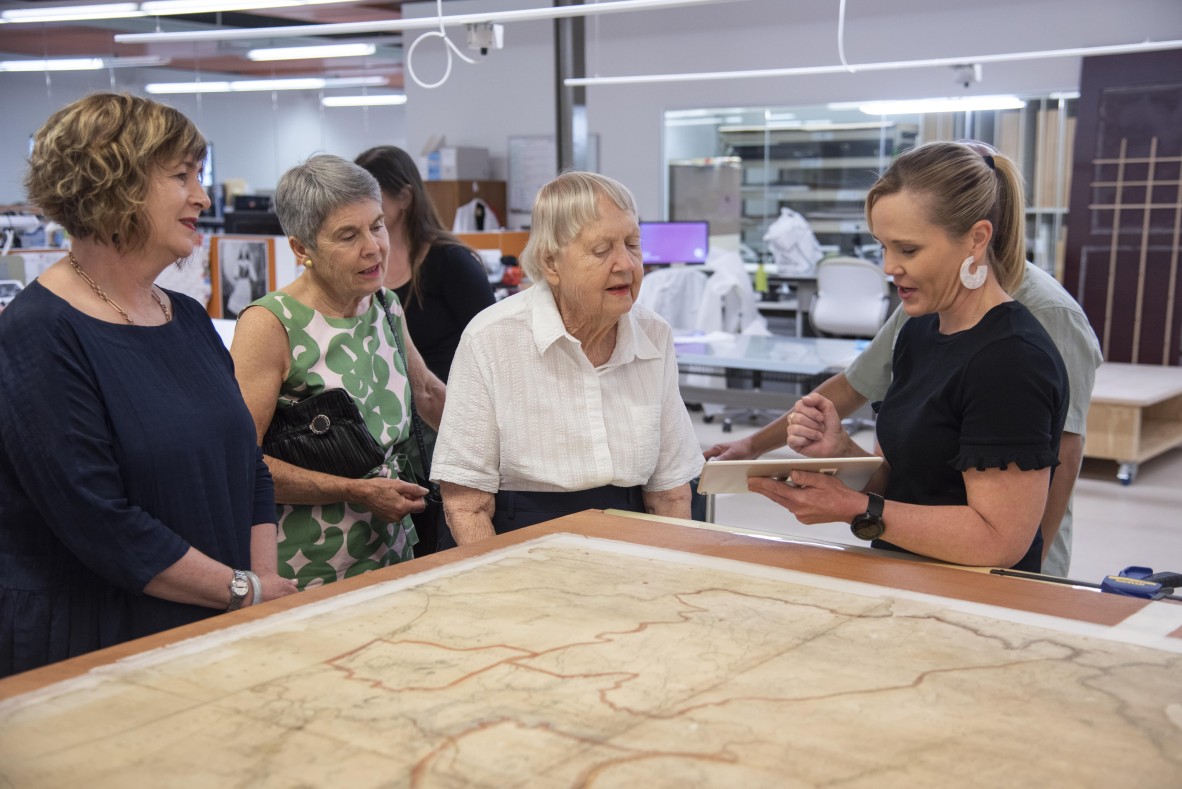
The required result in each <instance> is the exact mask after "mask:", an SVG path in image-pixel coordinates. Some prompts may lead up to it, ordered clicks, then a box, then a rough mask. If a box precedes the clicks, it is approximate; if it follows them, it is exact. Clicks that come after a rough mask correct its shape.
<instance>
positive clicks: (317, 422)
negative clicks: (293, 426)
mask: <svg viewBox="0 0 1182 789" xmlns="http://www.w3.org/2000/svg"><path fill="white" fill-rule="evenodd" d="M331 427H332V420H331V419H329V418H328V414H317V415H316V416H314V417H312V421H311V422H309V423H308V429H309V430H311V431H312V432H313V433H315V434H316V435H318V436H322V435H324V434H325V433H327V432H328V430H329V428H331Z"/></svg>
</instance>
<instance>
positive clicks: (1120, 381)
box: [1084, 362, 1182, 485]
mask: <svg viewBox="0 0 1182 789" xmlns="http://www.w3.org/2000/svg"><path fill="white" fill-rule="evenodd" d="M1178 446H1182V368H1178V367H1165V366H1158V365H1146V364H1120V363H1117V362H1105V363H1104V364H1102V365H1100V367H1099V368H1098V369H1097V370H1096V385H1095V387H1094V388H1093V389H1092V402H1091V405H1090V406H1089V408H1088V433H1087V441H1085V442H1084V456H1085V457H1090V458H1104V459H1106V460H1115V461H1116V462H1117V463H1119V464H1120V466H1119V468H1118V470H1117V473H1116V477H1117V479H1118V480H1120V481H1121V482H1122V483H1123V484H1125V485H1128V484H1130V483H1132V481H1133V479H1135V478H1136V476H1137V465H1138V464H1139V463H1141V462H1142V461H1145V460H1149V459H1150V458H1154V457H1157V456H1158V455H1160V454H1162V453H1163V452H1167V451H1169V450H1171V449H1173V448H1174V447H1178Z"/></svg>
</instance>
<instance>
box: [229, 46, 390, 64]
mask: <svg viewBox="0 0 1182 789" xmlns="http://www.w3.org/2000/svg"><path fill="white" fill-rule="evenodd" d="M377 50H378V48H377V47H376V46H374V45H373V44H324V45H322V46H311V47H276V48H275V49H252V50H250V51H249V52H247V53H246V57H248V58H250V59H251V60H254V61H271V60H309V59H311V58H356V57H364V56H365V55H372V54H373V53H374V52H377Z"/></svg>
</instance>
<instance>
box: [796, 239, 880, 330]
mask: <svg viewBox="0 0 1182 789" xmlns="http://www.w3.org/2000/svg"><path fill="white" fill-rule="evenodd" d="M889 305H890V286H889V285H888V284H887V278H886V274H884V273H883V270H882V268H880V267H879V266H876V265H874V264H873V263H870V262H868V261H865V260H862V259H861V258H844V257H834V258H828V259H826V260H822V261H821V263H820V264H819V265H818V266H817V292H816V294H815V295H814V296H813V301H812V304H811V305H810V307H809V323H810V324H811V325H812V327H813V331H815V332H816V333H817V335H818V336H830V337H854V338H859V337H860V338H865V339H870V338H872V337H873V336H874V335H875V334H877V333H878V330H879V329H881V328H882V325H883V324H884V323H886V319H887V310H888V309H889Z"/></svg>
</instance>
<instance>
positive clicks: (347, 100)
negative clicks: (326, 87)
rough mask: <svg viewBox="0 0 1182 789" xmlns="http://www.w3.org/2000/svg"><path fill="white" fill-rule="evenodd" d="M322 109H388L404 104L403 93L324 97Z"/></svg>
mask: <svg viewBox="0 0 1182 789" xmlns="http://www.w3.org/2000/svg"><path fill="white" fill-rule="evenodd" d="M320 104H321V105H322V106H324V107H390V106H395V105H398V104H406V94H405V93H384V94H380V95H376V96H325V97H324V98H323V99H321V100H320Z"/></svg>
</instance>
